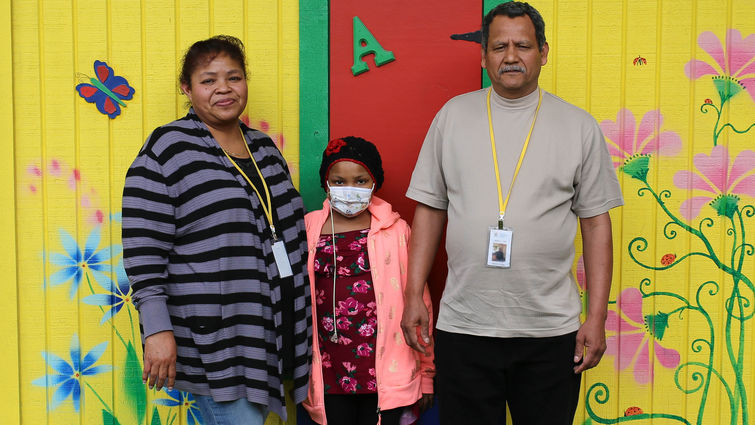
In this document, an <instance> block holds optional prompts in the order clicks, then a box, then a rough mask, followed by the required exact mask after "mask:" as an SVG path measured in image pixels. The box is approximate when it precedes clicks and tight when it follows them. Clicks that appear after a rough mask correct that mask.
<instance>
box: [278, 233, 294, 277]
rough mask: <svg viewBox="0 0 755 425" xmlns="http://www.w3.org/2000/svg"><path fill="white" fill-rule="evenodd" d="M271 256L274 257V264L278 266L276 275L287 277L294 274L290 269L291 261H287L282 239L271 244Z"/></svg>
mask: <svg viewBox="0 0 755 425" xmlns="http://www.w3.org/2000/svg"><path fill="white" fill-rule="evenodd" d="M273 256H274V257H275V265H276V266H278V275H279V276H280V277H289V276H291V275H292V274H294V273H293V272H292V271H291V263H289V262H288V254H287V253H286V246H285V245H283V241H278V242H275V243H274V244H273Z"/></svg>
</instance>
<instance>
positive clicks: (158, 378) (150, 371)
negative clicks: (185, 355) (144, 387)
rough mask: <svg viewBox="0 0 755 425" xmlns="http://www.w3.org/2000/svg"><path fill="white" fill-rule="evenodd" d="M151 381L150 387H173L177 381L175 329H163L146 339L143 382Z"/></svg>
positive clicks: (170, 388)
mask: <svg viewBox="0 0 755 425" xmlns="http://www.w3.org/2000/svg"><path fill="white" fill-rule="evenodd" d="M147 381H149V389H152V388H154V387H155V386H156V387H157V389H158V390H159V389H161V388H162V387H163V386H167V387H168V389H169V390H172V389H173V384H175V382H176V338H175V337H174V336H173V331H162V332H158V333H156V334H152V335H150V336H148V337H147V338H145V339H144V372H142V382H144V383H145V384H146V383H147Z"/></svg>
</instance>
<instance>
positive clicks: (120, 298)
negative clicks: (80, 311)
mask: <svg viewBox="0 0 755 425" xmlns="http://www.w3.org/2000/svg"><path fill="white" fill-rule="evenodd" d="M115 274H116V282H115V283H113V284H111V285H110V287H109V288H105V289H106V290H107V291H108V292H109V293H108V294H94V295H89V296H87V297H84V298H83V299H82V300H81V301H82V302H83V303H85V304H89V305H99V306H109V307H110V309H109V310H108V311H106V312H105V314H104V315H103V316H102V320H100V325H101V324H103V323H105V322H107V321H108V320H110V319H111V318H112V317H113V316H115V315H116V314H118V312H119V311H121V309H122V308H123V306H125V305H126V304H128V303H130V302H132V301H131V292H130V290H131V288H130V287H129V282H128V276H126V270H125V269H124V268H123V260H121V261H119V262H118V266H117V267H116V269H115Z"/></svg>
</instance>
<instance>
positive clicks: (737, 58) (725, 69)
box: [684, 28, 755, 103]
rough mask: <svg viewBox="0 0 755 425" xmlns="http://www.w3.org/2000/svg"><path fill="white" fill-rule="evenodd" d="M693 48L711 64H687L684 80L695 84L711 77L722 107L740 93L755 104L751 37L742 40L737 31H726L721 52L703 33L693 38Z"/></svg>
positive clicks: (753, 37)
mask: <svg viewBox="0 0 755 425" xmlns="http://www.w3.org/2000/svg"><path fill="white" fill-rule="evenodd" d="M697 44H698V45H699V46H700V47H701V48H702V49H703V50H705V52H706V53H707V54H708V55H710V57H711V58H712V59H713V61H714V62H713V64H711V63H708V62H704V61H701V60H698V59H693V60H691V61H689V62H687V64H686V65H685V66H684V72H685V73H686V74H687V77H689V78H690V79H692V80H697V79H698V78H700V77H703V76H705V75H712V76H713V83H714V84H715V85H716V89H718V92H719V94H720V95H721V100H722V103H723V102H726V101H727V100H729V98H731V97H732V96H734V95H735V94H737V93H739V92H740V91H742V90H743V89H744V90H747V92H748V93H750V97H751V98H752V99H753V100H755V62H753V59H755V34H750V35H748V36H747V37H745V38H742V34H741V33H740V32H739V30H735V29H733V28H732V29H729V30H728V31H727V32H726V49H724V48H723V46H722V45H721V40H719V38H718V37H717V36H716V35H715V34H713V33H712V32H710V31H706V32H704V33H702V34H700V35H699V36H698V37H697Z"/></svg>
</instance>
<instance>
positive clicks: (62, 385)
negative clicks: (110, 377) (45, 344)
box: [32, 334, 113, 412]
mask: <svg viewBox="0 0 755 425" xmlns="http://www.w3.org/2000/svg"><path fill="white" fill-rule="evenodd" d="M105 347H107V341H105V342H103V343H101V344H99V345H97V346H95V347H94V348H92V349H91V350H90V351H89V352H88V353H87V354H86V355H85V356H84V358H83V359H82V358H81V349H80V347H79V337H78V336H77V335H76V334H74V335H73V337H72V338H71V363H68V362H67V361H65V360H63V359H62V358H60V357H58V356H57V355H55V354H53V353H50V352H46V351H43V352H42V357H43V358H44V359H45V363H47V365H48V366H49V367H51V368H52V369H53V370H55V372H57V373H51V374H49V375H45V376H43V377H41V378H37V379H35V380H34V381H32V385H37V386H40V387H58V388H57V389H56V390H55V393H54V394H53V395H52V400H51V402H50V406H49V408H50V410H54V409H55V408H57V407H58V406H59V405H60V403H62V402H63V401H65V399H67V398H68V396H71V399H72V401H73V407H74V408H75V409H76V412H78V411H79V406H80V404H81V396H82V393H81V378H82V376H93V375H97V374H99V373H103V372H109V371H111V370H113V367H112V366H110V365H99V366H95V365H94V364H95V363H97V360H99V359H100V357H102V353H104V352H105Z"/></svg>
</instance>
